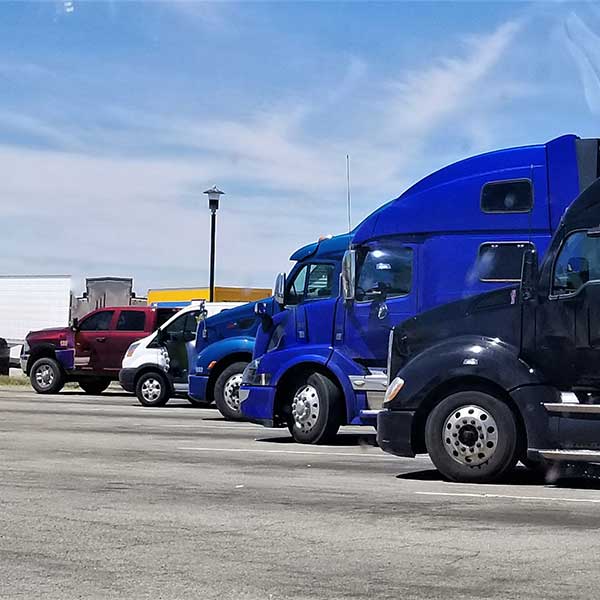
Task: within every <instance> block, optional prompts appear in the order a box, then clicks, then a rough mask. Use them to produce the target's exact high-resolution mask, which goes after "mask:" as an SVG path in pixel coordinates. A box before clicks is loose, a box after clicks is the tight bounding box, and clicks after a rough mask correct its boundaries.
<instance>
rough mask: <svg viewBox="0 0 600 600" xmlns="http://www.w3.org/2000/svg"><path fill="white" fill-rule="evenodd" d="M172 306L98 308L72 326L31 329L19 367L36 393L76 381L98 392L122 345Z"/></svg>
mask: <svg viewBox="0 0 600 600" xmlns="http://www.w3.org/2000/svg"><path fill="white" fill-rule="evenodd" d="M176 311H177V309H173V308H149V307H145V306H123V307H114V308H110V307H107V308H100V309H98V310H94V311H92V312H91V313H88V314H87V315H85V316H84V317H82V318H81V320H77V319H74V320H73V325H72V326H71V327H61V328H57V329H42V330H40V331H31V332H30V333H29V334H27V337H26V338H25V343H24V344H23V350H22V352H21V368H22V369H23V371H24V372H25V373H26V374H27V375H28V376H29V379H30V381H31V385H32V386H33V389H34V390H35V391H36V392H38V393H39V394H55V393H57V392H58V391H60V390H61V389H62V387H63V385H64V384H65V383H66V382H67V381H76V382H77V383H78V384H79V386H80V387H81V388H82V389H83V390H84V391H85V392H87V393H88V394H100V393H102V392H103V391H104V390H105V389H106V388H107V387H108V386H109V385H110V382H111V381H113V380H118V379H119V369H120V368H121V362H122V360H123V356H125V352H127V348H129V346H130V345H131V344H132V343H133V342H135V341H137V340H139V339H141V338H144V337H146V336H147V335H150V334H151V333H152V332H153V331H155V330H156V329H157V328H158V327H160V326H161V325H162V324H163V323H164V322H165V321H166V320H167V319H169V318H170V317H171V316H172V315H173V314H174V313H175V312H176Z"/></svg>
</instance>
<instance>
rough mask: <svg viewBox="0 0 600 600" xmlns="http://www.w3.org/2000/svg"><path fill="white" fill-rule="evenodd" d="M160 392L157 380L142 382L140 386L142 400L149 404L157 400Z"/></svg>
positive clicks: (160, 388)
mask: <svg viewBox="0 0 600 600" xmlns="http://www.w3.org/2000/svg"><path fill="white" fill-rule="evenodd" d="M161 391H162V387H161V385H160V381H158V379H153V378H151V379H146V381H144V383H143V384H142V396H144V398H145V399H146V400H148V401H149V402H154V401H155V400H158V398H159V396H160V393H161Z"/></svg>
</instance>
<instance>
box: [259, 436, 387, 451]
mask: <svg viewBox="0 0 600 600" xmlns="http://www.w3.org/2000/svg"><path fill="white" fill-rule="evenodd" d="M256 441H257V442H270V443H272V444H296V443H297V442H296V441H295V440H294V438H293V437H292V436H291V435H282V436H278V437H265V438H257V439H256ZM331 446H336V447H351V446H373V447H375V448H376V447H377V441H376V439H375V434H365V433H341V434H338V435H337V436H336V437H335V439H334V440H333V441H331V442H329V443H328V444H326V447H331ZM318 447H319V446H313V448H318Z"/></svg>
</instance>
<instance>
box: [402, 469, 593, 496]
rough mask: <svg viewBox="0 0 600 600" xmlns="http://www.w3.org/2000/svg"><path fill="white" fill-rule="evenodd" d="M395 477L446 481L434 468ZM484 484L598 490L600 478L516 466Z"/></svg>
mask: <svg viewBox="0 0 600 600" xmlns="http://www.w3.org/2000/svg"><path fill="white" fill-rule="evenodd" d="M396 479H404V480H412V481H446V480H445V479H444V478H443V477H442V476H441V475H440V473H439V472H438V471H437V470H436V469H426V470H422V471H412V472H409V473H400V474H399V475H396ZM486 485H515V486H525V485H530V486H531V485H534V486H549V487H555V488H566V489H574V490H575V489H579V490H600V478H598V477H597V476H596V475H584V474H574V473H572V472H570V471H568V470H567V471H565V472H563V473H561V472H560V471H558V470H555V471H550V472H549V473H548V474H547V475H544V474H543V473H539V472H535V471H531V470H530V469H527V468H526V467H522V466H517V467H515V469H513V471H512V472H511V473H509V474H508V475H507V476H506V477H504V478H502V479H501V480H499V481H496V482H494V483H489V484H486Z"/></svg>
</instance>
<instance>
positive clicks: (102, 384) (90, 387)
mask: <svg viewBox="0 0 600 600" xmlns="http://www.w3.org/2000/svg"><path fill="white" fill-rule="evenodd" d="M110 381H111V380H110V377H89V378H86V379H81V380H80V381H78V382H77V383H78V385H79V387H80V388H81V389H82V390H83V391H84V392H85V393H86V394H92V395H93V396H97V395H98V394H101V393H102V392H103V391H104V390H105V389H106V388H107V387H108V386H109V385H110Z"/></svg>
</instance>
